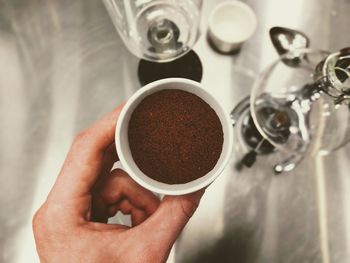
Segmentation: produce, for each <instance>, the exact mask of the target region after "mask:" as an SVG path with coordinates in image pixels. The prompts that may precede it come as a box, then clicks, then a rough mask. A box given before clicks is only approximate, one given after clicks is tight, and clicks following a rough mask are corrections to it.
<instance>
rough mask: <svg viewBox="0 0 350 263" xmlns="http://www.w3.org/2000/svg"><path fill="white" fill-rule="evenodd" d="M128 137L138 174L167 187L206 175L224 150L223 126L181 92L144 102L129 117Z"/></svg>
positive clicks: (193, 98)
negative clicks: (140, 172) (139, 172)
mask: <svg viewBox="0 0 350 263" xmlns="http://www.w3.org/2000/svg"><path fill="white" fill-rule="evenodd" d="M128 137H129V145H130V149H131V153H132V156H133V158H134V161H135V163H136V165H137V166H138V167H139V169H140V170H141V171H142V172H143V173H144V174H146V175H147V176H148V177H150V178H153V179H154V180H157V181H159V182H163V183H167V184H182V183H187V182H190V181H193V180H195V179H197V178H200V177H202V176H204V175H206V174H207V173H208V172H209V171H211V170H212V169H213V168H214V167H215V165H216V163H217V161H218V160H219V158H220V154H221V151H222V147H223V130H222V125H221V122H220V119H219V117H218V116H217V114H216V113H215V111H214V110H213V109H212V108H211V107H210V106H209V105H208V104H207V103H206V102H204V101H203V100H202V99H201V98H199V97H198V96H196V95H194V94H192V93H189V92H186V91H182V90H170V89H169V90H162V91H158V92H156V93H153V94H151V95H149V96H147V97H145V98H144V99H143V100H142V101H141V102H140V104H139V105H138V106H137V107H136V108H135V110H134V112H133V113H132V115H131V118H130V122H129V129H128Z"/></svg>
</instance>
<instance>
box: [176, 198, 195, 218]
mask: <svg viewBox="0 0 350 263" xmlns="http://www.w3.org/2000/svg"><path fill="white" fill-rule="evenodd" d="M197 207H198V203H196V202H194V201H192V200H188V199H183V200H181V202H180V208H181V211H182V212H183V214H184V215H185V216H186V217H187V218H188V219H190V218H191V217H192V216H193V214H194V212H195V211H196V209H197Z"/></svg>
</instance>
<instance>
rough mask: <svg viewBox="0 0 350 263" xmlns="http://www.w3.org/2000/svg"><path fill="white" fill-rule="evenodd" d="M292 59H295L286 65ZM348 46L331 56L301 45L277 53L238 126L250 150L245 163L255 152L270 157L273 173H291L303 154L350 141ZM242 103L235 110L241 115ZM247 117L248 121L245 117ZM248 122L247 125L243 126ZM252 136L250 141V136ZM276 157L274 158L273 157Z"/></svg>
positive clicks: (251, 160) (257, 83)
mask: <svg viewBox="0 0 350 263" xmlns="http://www.w3.org/2000/svg"><path fill="white" fill-rule="evenodd" d="M291 57H293V58H294V63H293V65H291V64H290V63H286V61H287V60H290V59H291ZM349 65H350V50H349V49H344V50H342V51H340V52H336V53H333V54H330V53H329V52H325V51H315V50H310V49H299V50H295V51H293V52H291V53H287V54H285V55H283V56H281V57H280V58H279V59H278V60H277V61H276V62H274V63H273V64H272V65H271V66H270V67H268V68H267V69H266V70H265V71H264V72H263V73H262V74H261V75H260V76H259V77H258V78H257V80H256V81H255V83H254V85H253V89H252V92H251V96H250V98H249V99H246V102H245V103H244V101H242V103H243V104H245V112H246V114H245V115H246V116H248V117H246V119H247V120H246V121H245V122H244V121H241V122H238V121H236V122H237V124H239V123H241V124H240V125H239V127H237V131H236V132H238V133H239V134H241V136H242V134H243V135H244V134H247V129H248V132H249V134H255V135H254V136H253V137H252V136H251V137H250V138H249V136H245V137H244V136H243V137H242V138H243V139H241V140H240V141H242V142H243V144H244V145H246V147H247V146H248V147H247V148H248V150H247V151H246V155H245V156H244V158H243V159H242V160H243V164H244V162H247V164H248V165H245V166H249V165H252V163H254V161H255V158H256V157H257V156H258V155H267V154H270V155H271V156H275V157H274V161H273V162H274V163H273V165H274V170H275V172H277V173H278V172H283V171H290V170H292V169H294V167H295V166H296V165H297V164H298V163H299V162H300V161H301V160H302V159H303V158H304V157H305V155H306V154H311V155H315V154H329V153H331V152H333V151H335V150H337V149H339V148H340V147H342V146H344V145H346V144H347V143H348V142H349V141H350V111H349V101H350V81H349V78H350V73H349ZM242 103H241V105H238V106H237V107H236V109H235V111H234V113H235V114H236V115H235V116H236V117H235V119H236V120H238V119H239V118H237V116H242V117H241V118H243V119H244V117H243V115H244V114H240V113H239V112H243V111H242V109H243V108H244V107H242ZM248 120H249V121H248ZM247 124H249V125H247ZM252 138H253V139H252ZM276 156H277V157H276Z"/></svg>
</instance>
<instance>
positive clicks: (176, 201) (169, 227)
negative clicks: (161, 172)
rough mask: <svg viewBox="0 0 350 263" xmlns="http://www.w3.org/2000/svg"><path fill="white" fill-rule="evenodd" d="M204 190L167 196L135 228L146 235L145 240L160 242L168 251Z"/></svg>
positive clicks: (164, 249) (193, 210) (196, 205)
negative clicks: (149, 215) (155, 209)
mask: <svg viewBox="0 0 350 263" xmlns="http://www.w3.org/2000/svg"><path fill="white" fill-rule="evenodd" d="M203 194H204V190H200V191H198V192H196V193H192V194H189V195H184V196H167V197H165V198H164V199H163V201H162V202H161V204H160V206H159V208H158V209H157V211H156V212H155V213H154V214H153V215H152V216H151V217H149V218H148V219H147V220H146V221H145V222H144V223H143V224H141V225H139V226H138V227H137V228H135V230H137V231H139V232H140V233H143V234H142V236H145V237H147V238H146V240H145V242H150V244H161V246H162V247H161V248H160V250H161V249H163V250H162V251H168V250H167V249H169V251H170V248H171V247H172V245H173V244H174V242H175V241H176V239H177V238H178V236H179V235H180V233H181V231H182V229H183V228H184V226H185V225H186V224H187V222H188V220H189V219H190V218H191V216H192V215H193V213H194V212H195V210H196V209H197V207H198V205H199V202H200V199H201V197H202V195H203Z"/></svg>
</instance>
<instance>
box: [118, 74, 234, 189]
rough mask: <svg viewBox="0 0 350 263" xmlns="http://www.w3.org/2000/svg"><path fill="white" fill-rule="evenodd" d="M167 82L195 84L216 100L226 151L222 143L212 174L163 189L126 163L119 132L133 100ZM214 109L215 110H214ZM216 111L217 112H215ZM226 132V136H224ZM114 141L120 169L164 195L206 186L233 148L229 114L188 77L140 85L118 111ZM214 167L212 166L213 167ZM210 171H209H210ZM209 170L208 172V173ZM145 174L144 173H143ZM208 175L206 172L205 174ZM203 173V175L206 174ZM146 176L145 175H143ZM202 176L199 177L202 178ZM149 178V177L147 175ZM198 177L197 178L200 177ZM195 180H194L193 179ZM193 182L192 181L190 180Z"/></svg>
mask: <svg viewBox="0 0 350 263" xmlns="http://www.w3.org/2000/svg"><path fill="white" fill-rule="evenodd" d="M168 83H180V84H181V83H182V84H185V85H191V86H195V87H196V88H199V89H201V90H202V92H203V91H204V93H206V95H208V96H209V97H211V99H213V101H215V102H216V104H217V105H216V106H217V107H218V108H219V109H220V111H221V113H222V115H221V116H223V118H224V119H225V122H226V125H225V124H224V123H223V120H222V119H220V122H221V123H222V127H223V129H224V127H227V131H225V130H223V132H224V144H227V146H226V149H227V150H226V152H224V145H223V151H222V152H221V154H225V155H224V157H223V158H222V161H221V163H220V166H218V168H217V169H216V172H215V173H213V174H212V175H210V177H208V178H206V179H205V180H203V181H200V182H199V183H198V184H195V185H193V186H188V187H184V188H183V189H164V188H161V187H157V186H155V185H152V184H150V183H148V182H145V181H144V180H143V179H142V178H140V176H138V174H137V173H136V172H134V170H133V169H132V168H131V167H130V165H129V164H128V161H127V160H126V158H125V156H124V154H123V149H122V147H121V145H122V142H121V137H122V136H121V132H122V127H123V126H124V125H122V124H123V122H124V121H125V116H126V113H127V112H128V111H129V108H130V107H131V106H132V105H133V104H134V103H135V101H137V99H138V98H139V97H140V96H141V95H143V94H144V93H148V92H149V91H150V90H152V89H155V88H156V87H158V86H160V85H163V84H168ZM195 95H196V96H198V97H200V98H201V99H203V100H204V101H205V102H206V103H208V101H206V100H205V99H204V98H202V97H201V96H200V95H198V94H195ZM215 111H216V110H215ZM216 113H217V112H216ZM217 115H218V116H219V114H218V113H217ZM225 134H226V137H225ZM115 142H116V149H117V153H118V157H119V160H120V162H121V165H122V169H123V170H125V171H126V172H127V173H128V174H129V176H130V177H131V178H132V179H133V180H134V181H135V182H137V183H138V184H139V185H141V186H142V187H144V188H146V189H148V190H150V191H152V192H156V193H159V194H166V195H183V194H188V193H192V192H196V191H198V190H200V189H202V188H204V187H206V186H208V185H209V184H211V183H212V182H213V181H214V180H215V179H216V178H217V177H218V176H219V175H220V174H221V173H222V171H223V170H224V168H225V167H226V165H227V163H228V162H229V160H230V157H231V154H232V148H233V128H232V125H231V121H230V117H229V115H228V114H227V113H226V111H225V110H224V109H223V108H222V105H221V104H220V103H219V102H218V100H217V99H216V98H215V97H214V96H213V95H212V94H211V93H210V92H208V91H207V90H206V89H204V88H203V87H202V85H201V84H200V83H198V82H196V81H193V80H189V79H183V78H167V79H161V80H157V81H154V82H151V83H149V84H147V85H145V86H144V87H142V88H141V89H139V90H138V91H137V92H135V93H134V94H133V95H132V96H131V97H130V98H129V99H128V101H127V102H126V104H125V105H124V107H123V109H122V111H121V112H120V115H119V118H118V121H117V123H116V130H115ZM220 159H221V157H220V158H219V160H220ZM213 169H214V168H213ZM210 172H211V171H210ZM210 172H209V173H210ZM144 175H145V174H144ZM206 175H208V174H206ZM206 175H204V176H206ZM145 176H147V175H145ZM204 176H202V177H200V178H203V177H204ZM149 178H150V177H149ZM200 178H198V179H200ZM194 181H195V180H194ZM191 182H193V181H191ZM165 185H171V184H166V183H165ZM176 185H177V186H178V185H186V183H185V184H176Z"/></svg>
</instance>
